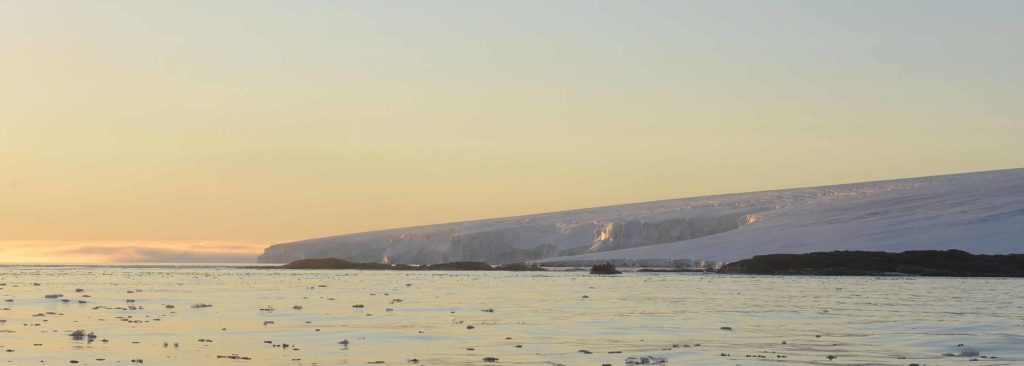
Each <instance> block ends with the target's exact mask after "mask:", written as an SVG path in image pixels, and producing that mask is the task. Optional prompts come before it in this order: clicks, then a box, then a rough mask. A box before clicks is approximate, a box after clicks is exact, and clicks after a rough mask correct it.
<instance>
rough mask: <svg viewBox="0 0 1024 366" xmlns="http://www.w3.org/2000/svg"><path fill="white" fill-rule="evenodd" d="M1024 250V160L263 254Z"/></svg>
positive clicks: (307, 243)
mask: <svg viewBox="0 0 1024 366" xmlns="http://www.w3.org/2000/svg"><path fill="white" fill-rule="evenodd" d="M947 248H958V249H963V250H966V251H969V252H972V253H990V254H997V253H1024V169H1013V170H1001V171H991V172H980V173H967V174H957V175H946V176H936V177H925V178H911V179H900V180H890V181H879V182H869V183H855V184H844V185H836V186H825V187H814V188H798V189H787V190H778V191H765V192H754V193H739V194H727V195H718V196H706V197H694V198H684V199H677V200H667V201H657V202H645V203H637V204H629V205H620V206H609V207H600V208H591V209H583V210H574V211H564V212H555V213H548V214H540V215H531V216H520V217H510V218H500V219H491V220H481V221H471V222H461V223H451V224H441V225H431V226H421V227H414V228H404V229H393V230H385V231H376V232H369V233H360V234H351V235H341V236H333V237H327V238H319V239H310V240H303V241H298V242H293V243H283V244H277V245H273V246H271V247H269V248H267V249H266V250H265V251H264V254H263V255H261V256H260V257H259V261H260V262H264V263H277V262H288V261H292V260H296V259H302V258H323V257H335V258H343V259H348V260H353V261H364V262H365V261H378V260H381V259H382V258H383V257H384V256H387V257H388V258H389V259H390V260H391V261H393V262H400V263H438V262H447V261H459V260H473V261H485V262H489V263H507V262H518V261H536V262H547V263H585V262H588V261H604V260H613V259H619V260H622V259H632V260H643V261H646V262H652V263H671V260H673V259H697V260H717V261H732V260H738V259H743V258H747V257H750V256H753V255H757V254H767V253H805V252H812V251H822V250H836V249H862V250H885V251H903V250H909V249H947Z"/></svg>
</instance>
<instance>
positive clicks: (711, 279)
mask: <svg viewBox="0 0 1024 366" xmlns="http://www.w3.org/2000/svg"><path fill="white" fill-rule="evenodd" d="M0 283H3V284H4V285H2V286H0V299H2V300H4V301H3V302H0V309H2V310H0V363H7V364H15V365H32V364H36V365H38V364H41V362H45V363H46V364H69V362H71V361H78V363H79V364H83V365H107V364H132V363H131V361H132V360H140V359H141V360H143V361H144V362H145V364H152V365H197V364H202V365H205V364H247V365H314V364H319V365H339V364H350V365H362V364H368V363H371V362H377V361H382V362H384V363H386V364H409V363H413V362H418V363H419V364H427V365H477V364H482V363H484V361H483V360H484V358H486V357H494V358H497V364H519V365H542V364H547V365H553V364H564V365H601V364H605V363H607V364H612V365H623V364H625V360H626V359H627V358H629V357H641V356H656V357H664V358H666V359H668V364H672V365H736V364H743V365H752V364H776V365H777V364H780V363H781V364H830V365H831V364H837V365H861V364H882V365H909V364H912V363H919V364H928V365H945V364H950V365H952V364H963V363H966V362H969V360H971V359H977V361H976V362H971V363H970V364H971V365H1010V364H1024V347H1022V346H1021V345H1022V344H1024V298H1022V296H1021V294H1022V293H1024V280H1019V279H959V278H948V279H947V278H867V277H858V278H834V277H833V278H821V277H757V276H723V275H708V274H638V273H627V274H625V275H622V276H613V277H599V276H591V275H589V274H586V273H584V272H544V273H525V272H502V273H472V272H428V273H416V272H373V271H285V270H267V269H245V268H230V267H159V266H156V267H153V266H150V267H110V266H108V267H88V266H75V267H54V266H49V267H41V266H5V267H0ZM36 284H37V285H36ZM76 289H81V290H82V291H81V292H76ZM46 295H62V296H59V297H54V296H50V297H52V298H46V297H47V296H46ZM7 300H10V301H7ZM80 301H81V303H80ZM198 303H205V304H209V305H213V306H211V307H197V308H193V307H192V305H193V304H198ZM356 305H362V306H361V307H360V306H356ZM492 310H493V311H492ZM75 330H84V331H85V333H86V334H87V333H88V332H94V333H95V336H96V337H95V339H93V340H92V341H90V338H89V337H88V336H84V337H80V339H77V340H76V339H75V337H72V336H71V335H70V334H71V333H72V332H74V331H75ZM346 340H347V341H348V342H347V345H345V344H342V343H345V342H343V341H346ZM283 344H287V346H284V345H283ZM961 344H962V345H963V346H959V345H961ZM975 351H976V352H977V353H978V355H975V354H974V352H975ZM943 354H957V355H963V356H943ZM219 356H220V357H219ZM829 356H833V357H834V358H833V359H831V360H830V359H829ZM218 357H219V358H218Z"/></svg>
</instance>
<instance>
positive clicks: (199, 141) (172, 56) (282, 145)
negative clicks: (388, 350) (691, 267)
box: [0, 0, 1024, 262]
mask: <svg viewBox="0 0 1024 366" xmlns="http://www.w3.org/2000/svg"><path fill="white" fill-rule="evenodd" d="M1022 13H1024V2H1012V1H1006V2H1000V1H992V2H982V3H970V2H944V1H928V2H921V3H917V2H914V1H908V2H898V3H892V2H846V3H840V2H818V1H794V2H785V3H782V2H715V1H707V2H700V1H698V2H676V1H649V2H621V1H599V0H598V1H559V2H548V1H531V0H526V1H494V2H491V1H479V2H472V4H469V3H466V2H459V1H454V2H453V1H429V2H421V1H408V2H403V1H396V2H380V1H351V2H315V1H287V2H266V3H254V2H247V1H243V2H232V1H223V2H202V1H197V2H192V1H174V2H134V1H103V2H98V1H71V2H32V1H15V2H2V3H0V262H126V261H128V262H130V261H181V260H187V261H221V260H232V261H235V260H238V261H245V260H247V259H246V258H255V255H256V254H258V253H259V252H260V250H261V249H262V248H263V247H265V246H267V245H270V244H273V243H277V242H282V241H289V240H300V239H306V238H313V237H321V236H329V235H337V234H345V233H353V232H360V231H367V230H376V229H385V228H393V227H402V226H413V225H424V224H433V223H443V222H451V221H463V220H474V219H483V218H492V217H503V216H515V215H524V214H532V213H541V212H549V211H557V210H567V209H575V208H584V207H594V206H604V205H612V204H621V203H632V202H640V201H652V200H660V199H671V198H679V197H688V196H699V195H708V194H718V193H728V192H746V191H757V190H767V189H780V188H790V187H806V186H817V185H826V184H836V183H847V182H859V181H871V180H880V179H894V178H903V177H914V176H926V175H937V174H949V173H960V172H969V171H982V170H994V169H1006V168H1017V167H1024V103H1020V100H1024V67H1022V66H1021V65H1024V43H1022V42H1020V40H1021V39H1024V23H1022V22H1020V19H1019V14H1022Z"/></svg>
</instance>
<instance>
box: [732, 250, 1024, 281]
mask: <svg viewBox="0 0 1024 366" xmlns="http://www.w3.org/2000/svg"><path fill="white" fill-rule="evenodd" d="M719 273H742V274H765V275H822V276H885V275H915V276H947V277H1024V254H1008V255H974V254H971V253H968V252H965V251H962V250H914V251H906V252H902V253H889V252H867V251H834V252H818V253H808V254H771V255H759V256H755V257H753V258H750V259H744V260H741V261H738V262H733V263H729V264H727V265H725V266H723V267H722V268H721V269H720V270H719Z"/></svg>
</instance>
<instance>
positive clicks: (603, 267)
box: [590, 263, 622, 275]
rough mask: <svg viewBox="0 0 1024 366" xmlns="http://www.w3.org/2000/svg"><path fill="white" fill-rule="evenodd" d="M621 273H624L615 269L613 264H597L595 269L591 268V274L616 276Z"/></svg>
mask: <svg viewBox="0 0 1024 366" xmlns="http://www.w3.org/2000/svg"><path fill="white" fill-rule="evenodd" d="M621 273H622V272H619V270H618V269H616V268H615V265H614V264H611V263H605V264H595V265H594V266H593V267H590V274H600V275H614V274H621Z"/></svg>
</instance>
